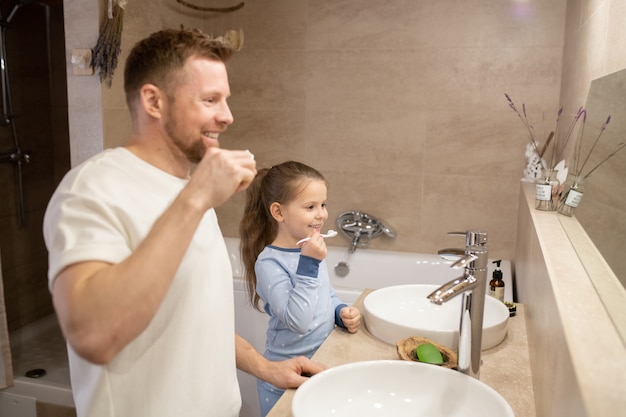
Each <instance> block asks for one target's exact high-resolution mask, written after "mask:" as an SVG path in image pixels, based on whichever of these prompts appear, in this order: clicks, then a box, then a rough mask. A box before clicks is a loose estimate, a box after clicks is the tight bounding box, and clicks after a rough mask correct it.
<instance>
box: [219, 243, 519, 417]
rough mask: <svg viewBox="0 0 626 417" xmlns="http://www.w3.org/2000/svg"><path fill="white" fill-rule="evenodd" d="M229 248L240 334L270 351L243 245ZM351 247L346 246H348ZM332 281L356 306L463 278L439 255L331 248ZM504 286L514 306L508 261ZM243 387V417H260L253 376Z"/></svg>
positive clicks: (242, 382) (503, 265) (243, 378)
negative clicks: (378, 293)
mask: <svg viewBox="0 0 626 417" xmlns="http://www.w3.org/2000/svg"><path fill="white" fill-rule="evenodd" d="M226 245H227V247H228V252H229V256H230V261H231V265H232V269H233V279H234V289H235V330H236V331H237V333H238V334H239V335H240V336H242V337H243V338H245V339H246V340H248V341H249V342H250V343H251V344H252V345H253V346H254V347H255V348H256V349H257V350H258V351H259V352H263V351H264V349H265V329H266V327H267V319H268V317H267V315H265V314H262V313H259V312H258V311H256V310H254V309H253V308H252V307H251V306H250V304H249V302H248V299H247V294H246V288H245V284H244V281H243V278H242V277H243V266H242V264H241V259H240V255H239V239H237V238H226ZM346 245H347V244H346ZM492 261H493V260H490V262H489V271H488V277H489V279H491V276H492V273H493V271H494V270H495V264H493V263H491V262H492ZM326 262H327V264H328V268H329V273H330V279H331V282H332V284H333V287H334V288H335V291H336V292H337V294H338V295H339V297H340V298H341V299H342V300H343V301H344V302H346V303H348V304H351V303H353V302H354V301H356V299H357V298H358V297H359V296H360V295H361V293H362V291H363V290H364V289H366V288H374V289H377V288H383V287H388V286H391V285H401V284H444V283H446V282H448V281H449V280H451V279H454V278H456V277H459V276H461V275H462V270H459V269H453V268H450V265H451V264H452V262H451V261H445V260H443V259H441V258H440V257H439V256H438V255H436V254H435V255H429V254H416V253H404V252H393V251H381V250H374V249H361V248H359V249H357V250H356V251H355V252H354V253H349V251H348V248H347V246H346V247H337V246H328V256H327V257H326ZM340 262H343V263H346V264H348V268H349V273H348V274H347V275H346V276H345V277H341V276H339V275H337V274H336V272H335V266H336V265H337V264H339V263H340ZM500 269H501V270H502V273H503V280H504V282H505V287H504V289H505V294H504V299H505V300H507V301H513V282H512V275H511V263H510V261H508V260H503V261H502V262H501V264H500ZM238 376H239V386H240V388H241V396H242V400H243V406H242V409H241V413H240V417H258V416H259V407H258V400H257V393H256V381H255V379H254V378H253V377H251V376H250V375H248V374H246V373H243V372H241V371H239V373H238Z"/></svg>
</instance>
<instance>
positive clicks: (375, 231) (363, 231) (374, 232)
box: [337, 211, 396, 253]
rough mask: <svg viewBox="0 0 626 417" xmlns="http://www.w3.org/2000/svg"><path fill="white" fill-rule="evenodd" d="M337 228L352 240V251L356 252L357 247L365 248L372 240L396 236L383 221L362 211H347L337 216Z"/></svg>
mask: <svg viewBox="0 0 626 417" xmlns="http://www.w3.org/2000/svg"><path fill="white" fill-rule="evenodd" d="M337 228H338V229H339V231H340V232H341V234H342V235H343V236H345V237H346V238H348V239H349V240H350V247H349V248H348V250H349V251H350V253H354V251H355V250H356V248H357V247H362V248H365V247H367V246H368V245H369V243H370V241H371V240H372V239H373V238H375V237H378V236H381V235H384V236H387V237H389V238H391V239H393V238H395V237H396V232H394V231H393V230H392V229H391V228H390V227H388V226H386V225H385V224H383V222H382V221H380V220H379V219H377V218H375V217H374V216H371V215H369V214H367V213H363V212H362V211H346V212H343V213H341V214H340V215H339V216H338V217H337Z"/></svg>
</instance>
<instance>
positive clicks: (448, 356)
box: [396, 336, 457, 369]
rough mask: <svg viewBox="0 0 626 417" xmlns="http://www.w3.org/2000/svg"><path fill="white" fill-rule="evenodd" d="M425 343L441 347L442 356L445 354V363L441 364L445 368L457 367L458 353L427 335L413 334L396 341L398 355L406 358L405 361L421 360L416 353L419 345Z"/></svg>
mask: <svg viewBox="0 0 626 417" xmlns="http://www.w3.org/2000/svg"><path fill="white" fill-rule="evenodd" d="M423 343H432V344H433V345H434V346H435V347H436V348H437V349H439V352H441V356H443V364H441V365H439V366H443V367H444V368H450V369H456V367H457V357H456V353H454V352H453V351H452V350H450V349H449V348H447V347H445V346H443V345H441V344H439V343H437V342H435V341H434V340H430V339H427V338H425V337H419V336H411V337H409V338H406V339H400V340H398V342H397V343H396V347H397V349H398V355H399V356H400V359H404V360H405V361H414V362H419V361H418V360H417V355H416V354H415V349H417V347H418V346H419V345H421V344H423Z"/></svg>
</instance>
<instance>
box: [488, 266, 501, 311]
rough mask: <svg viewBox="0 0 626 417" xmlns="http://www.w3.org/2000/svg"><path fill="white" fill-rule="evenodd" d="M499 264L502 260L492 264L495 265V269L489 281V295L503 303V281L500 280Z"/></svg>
mask: <svg viewBox="0 0 626 417" xmlns="http://www.w3.org/2000/svg"><path fill="white" fill-rule="evenodd" d="M500 262H502V260H497V261H493V262H492V263H494V264H496V269H495V270H494V271H493V274H492V280H491V281H489V295H490V296H492V297H495V298H497V299H498V300H500V301H502V302H504V281H503V280H502V271H501V270H500Z"/></svg>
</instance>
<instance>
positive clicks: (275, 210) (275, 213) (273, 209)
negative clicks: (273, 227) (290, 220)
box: [270, 202, 284, 223]
mask: <svg viewBox="0 0 626 417" xmlns="http://www.w3.org/2000/svg"><path fill="white" fill-rule="evenodd" d="M270 213H271V214H272V217H273V218H274V220H276V221H277V222H279V223H280V222H282V221H283V220H284V217H283V211H282V208H281V207H280V203H276V202H274V203H272V204H271V205H270Z"/></svg>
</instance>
